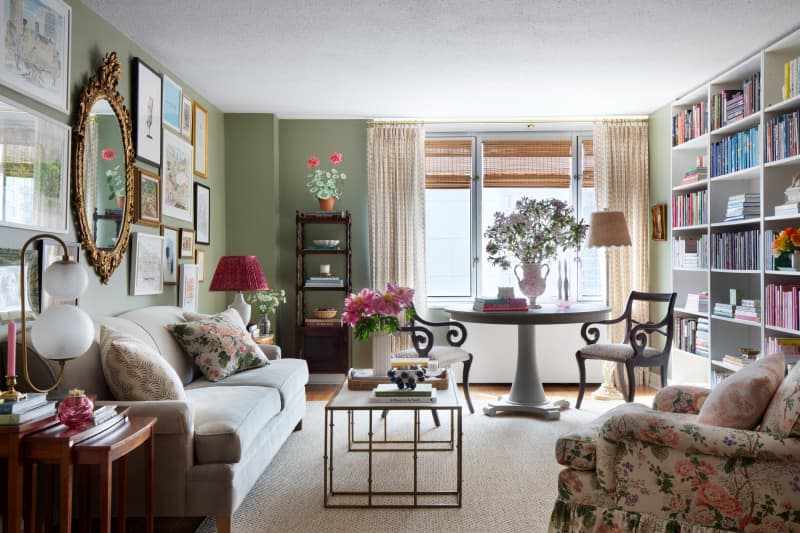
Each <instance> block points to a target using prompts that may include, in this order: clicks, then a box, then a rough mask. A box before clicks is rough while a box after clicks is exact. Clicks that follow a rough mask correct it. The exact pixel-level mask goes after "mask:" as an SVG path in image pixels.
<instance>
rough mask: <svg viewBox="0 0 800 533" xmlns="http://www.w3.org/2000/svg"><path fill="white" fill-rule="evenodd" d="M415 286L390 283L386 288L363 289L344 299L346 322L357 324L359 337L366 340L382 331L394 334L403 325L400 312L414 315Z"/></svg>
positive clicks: (343, 318) (355, 326)
mask: <svg viewBox="0 0 800 533" xmlns="http://www.w3.org/2000/svg"><path fill="white" fill-rule="evenodd" d="M413 300H414V289H410V288H408V287H400V286H398V285H395V284H394V283H389V284H388V285H387V286H386V292H384V293H382V294H381V293H380V292H378V291H375V290H372V289H361V291H360V292H359V293H358V294H350V295H349V296H348V297H347V298H345V299H344V312H343V313H342V322H344V323H345V324H347V325H348V326H350V327H352V328H353V334H354V335H355V338H356V339H358V340H362V341H365V340H367V339H369V338H370V336H371V335H373V334H375V333H379V332H383V333H386V334H388V335H391V334H392V333H395V332H396V331H398V330H399V329H400V319H399V318H398V315H400V314H401V313H404V314H405V318H406V320H410V319H411V317H412V316H413V315H414V310H413Z"/></svg>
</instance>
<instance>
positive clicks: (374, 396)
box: [369, 383, 437, 403]
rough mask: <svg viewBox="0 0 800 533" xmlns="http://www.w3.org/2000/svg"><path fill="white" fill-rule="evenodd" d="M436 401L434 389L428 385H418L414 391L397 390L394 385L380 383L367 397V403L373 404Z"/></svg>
mask: <svg viewBox="0 0 800 533" xmlns="http://www.w3.org/2000/svg"><path fill="white" fill-rule="evenodd" d="M436 399H437V395H436V389H434V388H433V386H432V385H430V384H428V383H420V384H418V385H417V386H416V388H414V389H399V388H397V385H395V384H394V383H382V384H380V385H378V386H377V387H375V389H373V391H372V393H371V394H370V396H369V401H370V402H373V403H385V402H410V403H435V402H436Z"/></svg>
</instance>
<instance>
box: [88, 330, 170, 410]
mask: <svg viewBox="0 0 800 533" xmlns="http://www.w3.org/2000/svg"><path fill="white" fill-rule="evenodd" d="M100 363H101V364H102V367H103V374H104V375H105V378H106V383H107V384H108V387H109V389H111V393H112V394H113V395H114V397H115V398H116V399H117V400H126V401H135V400H141V401H150V400H185V399H186V394H185V393H184V392H183V384H182V383H181V380H180V379H179V378H178V374H177V373H176V372H175V369H173V368H172V367H171V366H169V364H167V362H166V361H164V359H163V358H162V357H161V355H159V353H158V352H157V351H156V350H155V349H154V348H152V347H151V346H149V345H148V344H146V343H145V342H144V341H142V340H140V339H137V338H136V337H133V336H131V335H126V334H125V333H122V332H121V331H119V330H116V329H114V328H112V327H109V326H101V327H100Z"/></svg>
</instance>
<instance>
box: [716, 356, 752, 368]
mask: <svg viewBox="0 0 800 533" xmlns="http://www.w3.org/2000/svg"><path fill="white" fill-rule="evenodd" d="M755 360H756V358H755V357H745V356H743V355H729V354H725V355H723V356H722V361H723V362H724V363H728V364H729V365H736V366H745V365H749V364H750V363H752V362H754V361H755Z"/></svg>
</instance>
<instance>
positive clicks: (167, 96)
mask: <svg viewBox="0 0 800 533" xmlns="http://www.w3.org/2000/svg"><path fill="white" fill-rule="evenodd" d="M162 78H163V85H162V88H161V94H162V98H161V110H162V113H163V115H162V116H161V121H162V122H163V123H164V124H166V125H167V126H169V127H170V128H172V129H174V130H175V131H178V132H179V131H181V106H182V105H183V89H181V86H180V85H178V84H177V83H175V82H174V81H172V78H170V77H169V76H167V75H166V74H164V75H163V76H162Z"/></svg>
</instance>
